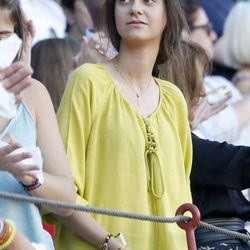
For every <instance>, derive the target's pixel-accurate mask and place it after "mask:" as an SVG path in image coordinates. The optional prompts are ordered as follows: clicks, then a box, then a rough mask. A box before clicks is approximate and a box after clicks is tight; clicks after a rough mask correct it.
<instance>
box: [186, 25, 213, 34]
mask: <svg viewBox="0 0 250 250" xmlns="http://www.w3.org/2000/svg"><path fill="white" fill-rule="evenodd" d="M197 29H203V30H205V31H206V32H207V35H208V36H210V35H211V33H212V32H213V31H214V27H213V24H212V23H211V22H208V23H206V24H203V25H191V26H190V30H191V31H193V30H197Z"/></svg>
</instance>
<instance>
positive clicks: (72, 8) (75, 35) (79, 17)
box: [61, 0, 97, 43]
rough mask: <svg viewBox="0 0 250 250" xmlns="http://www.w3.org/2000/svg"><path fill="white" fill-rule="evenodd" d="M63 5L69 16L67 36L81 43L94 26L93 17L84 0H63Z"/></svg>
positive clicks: (66, 14)
mask: <svg viewBox="0 0 250 250" xmlns="http://www.w3.org/2000/svg"><path fill="white" fill-rule="evenodd" d="M93 2H95V1H93ZM61 6H62V8H63V11H64V13H65V16H66V18H67V29H66V32H67V38H68V39H73V40H74V41H75V42H76V43H80V41H81V38H82V36H83V35H84V34H86V32H87V30H93V28H94V24H93V20H92V17H91V15H90V13H89V10H88V8H87V7H86V4H85V2H84V0H61ZM96 14H97V13H96ZM91 32H93V31H91Z"/></svg>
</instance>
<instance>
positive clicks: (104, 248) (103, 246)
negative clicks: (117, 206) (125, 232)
mask: <svg viewBox="0 0 250 250" xmlns="http://www.w3.org/2000/svg"><path fill="white" fill-rule="evenodd" d="M112 237H113V235H112V234H110V233H108V234H107V235H106V236H105V237H104V238H103V240H102V241H101V244H100V247H99V248H100V250H108V249H109V248H108V242H109V240H110V238H112ZM0 250H1V249H0Z"/></svg>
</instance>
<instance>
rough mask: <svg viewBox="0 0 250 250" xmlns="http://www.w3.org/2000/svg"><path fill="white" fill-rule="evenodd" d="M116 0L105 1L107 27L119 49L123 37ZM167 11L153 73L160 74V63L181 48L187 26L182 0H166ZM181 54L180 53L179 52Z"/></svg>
mask: <svg viewBox="0 0 250 250" xmlns="http://www.w3.org/2000/svg"><path fill="white" fill-rule="evenodd" d="M115 1H116V0H106V1H105V3H104V15H105V21H106V28H107V32H108V34H109V37H110V40H111V42H112V44H113V46H114V47H115V48H116V49H117V51H119V49H120V42H121V37H120V35H119V33H118V31H117V29H116V24H115V13H114V12H115V11H114V10H115ZM164 3H165V6H166V12H167V25H166V27H165V29H164V31H163V33H162V38H161V42H160V48H159V52H158V55H157V58H156V62H155V65H154V68H153V72H152V73H153V75H154V76H158V75H159V70H158V65H160V64H162V63H164V62H165V61H166V60H167V59H169V58H171V57H174V56H175V53H176V51H178V50H179V49H181V46H180V41H181V36H182V31H183V29H184V28H186V19H185V15H184V13H183V8H182V6H181V1H180V0H164ZM178 54H180V53H178Z"/></svg>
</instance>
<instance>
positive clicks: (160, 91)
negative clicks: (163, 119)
mask: <svg viewBox="0 0 250 250" xmlns="http://www.w3.org/2000/svg"><path fill="white" fill-rule="evenodd" d="M97 65H98V66H99V67H100V68H101V69H102V70H103V71H104V72H105V74H106V76H107V77H108V78H109V80H110V82H111V84H112V85H113V86H114V89H115V91H116V92H117V93H119V95H120V97H121V98H122V99H123V101H124V102H125V103H126V104H127V105H128V106H129V107H130V109H131V110H133V111H134V112H135V113H136V114H137V116H139V117H140V118H141V119H142V120H144V121H149V120H151V119H153V117H154V116H155V115H156V114H157V113H158V112H159V110H160V108H161V106H162V88H161V85H160V83H159V82H158V81H157V78H155V77H153V79H154V81H155V83H156V84H157V85H158V87H159V100H158V105H157V107H156V109H155V110H154V111H153V112H152V113H151V114H150V115H149V116H147V117H144V116H143V115H142V114H141V112H140V111H139V110H138V109H137V108H136V107H135V106H134V105H132V103H131V102H130V101H129V100H128V99H127V98H126V97H125V96H124V95H123V94H122V93H121V91H120V89H119V88H118V87H117V85H116V83H115V81H114V80H113V78H112V76H111V74H110V73H109V72H108V71H107V69H106V68H105V66H104V65H103V64H100V63H99V64H97Z"/></svg>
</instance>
